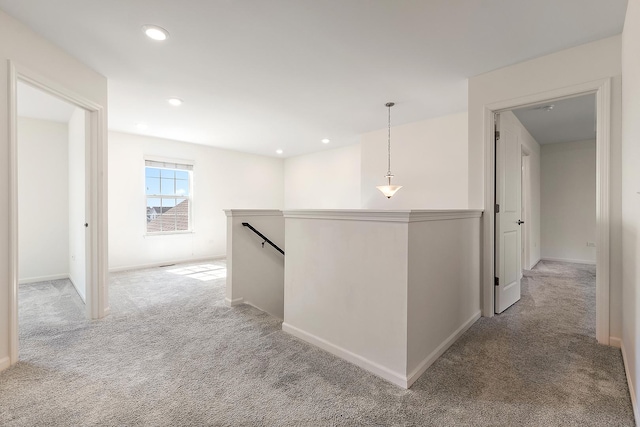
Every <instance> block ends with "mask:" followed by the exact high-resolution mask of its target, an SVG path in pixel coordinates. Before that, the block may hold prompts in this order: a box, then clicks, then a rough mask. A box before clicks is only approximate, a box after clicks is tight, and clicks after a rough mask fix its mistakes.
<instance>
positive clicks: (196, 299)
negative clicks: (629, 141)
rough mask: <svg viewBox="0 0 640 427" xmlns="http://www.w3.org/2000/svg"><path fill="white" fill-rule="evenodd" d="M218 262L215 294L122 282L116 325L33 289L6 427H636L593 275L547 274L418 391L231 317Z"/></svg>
mask: <svg viewBox="0 0 640 427" xmlns="http://www.w3.org/2000/svg"><path fill="white" fill-rule="evenodd" d="M212 265H213V267H212V268H210V269H211V270H212V272H211V271H210V272H209V273H207V274H210V275H213V276H216V277H219V278H217V279H216V278H214V279H213V280H208V281H201V280H199V279H198V278H193V277H189V276H185V275H177V274H174V273H170V272H168V271H167V270H171V269H174V268H175V267H169V268H155V269H148V270H141V271H135V272H126V273H118V274H114V275H112V277H111V288H110V289H111V290H110V293H111V306H112V315H111V316H110V317H109V318H107V319H105V320H102V321H94V322H90V321H87V320H84V318H83V315H82V303H81V302H80V300H79V298H78V297H77V295H76V294H75V292H74V291H73V289H72V288H71V287H70V285H69V283H68V282H63V281H54V282H47V283H42V284H34V285H27V286H22V287H21V291H20V301H21V302H20V340H21V360H22V361H21V362H20V363H18V364H17V365H16V366H15V367H13V368H11V369H9V370H8V371H6V372H4V373H2V374H0V425H3V426H39V425H42V426H55V425H73V426H80V425H83V426H84V425H112V426H115V425H148V426H178V425H220V426H330V425H336V426H343V425H344V426H360V425H364V426H426V425H434V426H454V425H455V426H475V425H477V426H486V425H492V426H500V425H502V426H521V425H522V426H556V425H557V426H598V425H601V426H631V425H633V414H632V410H631V404H630V399H629V395H628V392H627V385H626V382H625V377H624V370H623V366H622V360H621V356H620V351H619V350H617V349H614V348H609V347H604V346H600V345H598V344H596V343H595V339H594V325H595V316H594V305H595V297H594V290H595V285H594V278H595V274H594V269H593V267H589V266H579V265H569V264H560V263H542V264H540V265H538V266H537V267H536V268H535V269H534V270H533V271H531V272H528V273H527V274H526V277H525V279H524V280H523V287H522V288H523V292H522V293H523V297H522V300H521V301H520V302H519V303H517V304H516V305H515V306H513V307H512V308H510V309H509V310H507V312H505V313H504V314H502V315H501V316H498V317H495V318H492V319H485V318H483V319H480V320H479V321H478V322H477V323H476V324H475V325H473V327H472V328H471V329H470V330H469V331H468V332H467V333H466V334H465V335H464V336H463V337H462V338H461V339H460V340H458V341H457V342H456V343H455V344H454V345H453V346H452V347H451V349H450V350H449V351H447V352H446V353H445V354H444V355H443V356H442V357H441V358H440V359H439V360H438V361H436V363H435V364H434V365H433V366H432V367H431V368H430V369H429V370H428V371H427V372H426V373H425V374H424V375H423V376H422V377H421V378H420V379H419V380H418V381H417V382H416V383H415V385H414V386H413V387H412V388H411V390H408V391H406V390H401V389H399V388H397V387H396V386H393V385H391V384H389V383H387V382H385V381H384V380H381V379H378V378H377V377H375V376H373V375H370V374H368V373H367V372H365V371H363V370H361V369H359V368H357V367H355V366H353V365H351V364H349V363H347V362H344V361H342V360H340V359H338V358H336V357H333V356H331V355H329V354H327V353H325V352H323V351H321V350H319V349H316V348H314V347H312V346H310V345H307V344H305V343H303V342H301V341H298V340H296V339H294V338H292V337H290V336H288V335H287V334H285V333H283V332H282V331H281V330H280V322H279V321H277V320H275V319H273V318H270V317H269V316H267V315H266V314H263V313H262V312H260V311H258V310H256V309H254V308H252V307H249V306H239V307H236V308H233V309H231V308H227V307H226V306H225V305H224V303H223V298H224V278H223V276H224V269H223V268H222V267H224V264H223V263H222V262H213V263H212ZM183 273H184V272H183ZM195 274H196V275H197V272H195ZM205 278H211V276H206V275H205Z"/></svg>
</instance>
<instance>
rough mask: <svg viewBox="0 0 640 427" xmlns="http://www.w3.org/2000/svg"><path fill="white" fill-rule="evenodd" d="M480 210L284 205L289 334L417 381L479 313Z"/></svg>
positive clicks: (387, 374)
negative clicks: (293, 207)
mask: <svg viewBox="0 0 640 427" xmlns="http://www.w3.org/2000/svg"><path fill="white" fill-rule="evenodd" d="M480 215H481V212H479V211H464V210H456V211H454V210H451V211H442V210H439V211H424V210H420V211H409V210H404V211H389V210H377V211H376V210H317V211H313V210H287V211H285V212H284V216H285V223H286V235H285V241H286V246H287V259H286V263H285V290H284V298H285V305H284V310H285V312H284V323H283V325H282V329H283V331H285V332H288V333H291V334H293V335H295V336H297V337H298V338H301V339H303V340H305V341H307V342H310V343H312V344H314V345H317V346H318V347H320V348H322V349H324V350H326V351H329V352H331V353H333V354H335V355H337V356H339V357H342V358H344V359H346V360H348V361H350V362H352V363H354V364H356V365H358V366H360V367H362V368H364V369H367V370H369V371H371V372H373V373H374V374H376V375H378V376H380V377H382V378H384V379H386V380H388V381H391V382H392V383H394V384H397V385H399V386H400V387H404V388H407V387H410V386H411V384H412V383H413V382H414V381H415V380H416V379H417V378H418V377H419V376H420V375H421V374H422V373H423V372H424V371H425V370H426V369H427V368H428V367H429V366H430V365H431V363H433V362H434V361H435V360H436V359H437V358H438V357H439V356H440V355H441V354H442V353H443V352H444V351H445V350H446V349H447V348H448V347H449V346H450V345H451V344H452V343H453V342H455V340H456V339H457V338H458V337H459V336H460V335H461V334H462V333H463V332H464V331H465V330H466V329H467V328H469V327H470V326H471V325H472V324H473V322H475V321H476V320H477V319H478V318H479V317H480V301H479V298H480V293H479V283H480Z"/></svg>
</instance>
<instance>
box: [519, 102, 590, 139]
mask: <svg viewBox="0 0 640 427" xmlns="http://www.w3.org/2000/svg"><path fill="white" fill-rule="evenodd" d="M550 105H553V109H551V110H548V109H545V108H544V107H545V106H550ZM547 110H548V111H547ZM513 113H514V114H515V115H516V117H518V119H519V120H520V122H521V123H522V125H523V126H524V127H525V128H527V130H528V131H529V133H530V134H531V136H533V137H534V138H535V140H536V141H538V143H539V144H552V143H558V142H570V141H584V140H587V139H595V137H596V96H595V94H591V95H583V96H578V97H575V98H569V99H563V100H561V101H553V102H547V103H544V104H540V105H538V106H531V107H527V108H523V109H520V110H514V111H513Z"/></svg>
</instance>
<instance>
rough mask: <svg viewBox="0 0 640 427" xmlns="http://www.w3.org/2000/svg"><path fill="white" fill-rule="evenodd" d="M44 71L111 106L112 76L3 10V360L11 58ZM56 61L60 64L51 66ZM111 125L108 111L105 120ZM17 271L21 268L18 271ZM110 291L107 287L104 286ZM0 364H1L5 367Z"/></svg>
mask: <svg viewBox="0 0 640 427" xmlns="http://www.w3.org/2000/svg"><path fill="white" fill-rule="evenodd" d="M9 60H11V61H12V63H14V64H16V65H19V66H21V67H23V68H26V69H28V70H30V71H31V73H34V74H37V75H39V76H41V77H42V78H43V79H46V80H47V81H48V82H49V83H50V84H52V85H57V86H58V87H62V88H65V89H66V90H69V91H71V92H73V93H75V94H78V95H79V96H81V97H83V98H84V99H86V100H88V101H90V102H92V103H94V104H95V105H98V106H101V107H103V108H104V109H105V110H106V109H107V79H106V78H105V77H104V76H101V75H100V74H98V73H97V72H95V71H94V70H92V69H91V68H89V67H88V66H86V65H85V64H83V63H81V62H79V61H78V60H77V59H75V58H73V57H72V56H71V55H69V54H68V53H67V52H65V51H63V50H62V49H60V48H59V47H57V46H55V45H54V44H52V43H51V42H49V41H47V40H46V39H44V38H42V37H41V36H39V35H37V34H36V33H34V32H33V31H31V30H30V29H29V28H28V27H27V26H25V25H24V24H22V23H21V22H19V21H17V20H15V19H14V18H12V17H10V16H9V15H8V14H6V13H5V12H3V11H1V10H0V64H2V66H0V83H1V84H0V123H3V125H2V128H3V129H4V130H5V131H3V132H0V171H3V173H2V174H0V175H1V176H0V200H2V201H3V202H2V203H0V361H3V360H5V359H6V358H9V359H10V360H11V363H15V362H17V341H13V343H14V344H15V346H14V347H12V349H13V350H14V351H13V352H11V354H10V345H9V344H10V339H11V334H10V330H11V328H12V325H13V320H12V319H13V318H12V313H13V310H12V309H10V307H11V306H12V300H11V296H12V283H13V278H12V277H10V273H11V272H10V263H11V258H10V254H11V242H12V235H13V232H14V230H12V229H11V205H10V203H8V202H7V201H9V200H10V178H9V177H10V175H9V173H8V172H7V171H9V170H10V167H9V165H10V161H9V159H10V158H11V152H10V135H9V133H8V132H6V129H7V128H6V125H7V124H8V123H10V120H11V116H10V113H9V92H8V91H9V88H10V87H11V85H10V76H9V67H8V66H7V64H8V61H9ZM52 64H55V66H52ZM100 126H102V128H103V129H106V127H107V115H106V114H105V115H104V116H103V122H102V123H100ZM16 275H17V272H16ZM105 292H106V291H105ZM3 366H4V365H3V364H0V367H3Z"/></svg>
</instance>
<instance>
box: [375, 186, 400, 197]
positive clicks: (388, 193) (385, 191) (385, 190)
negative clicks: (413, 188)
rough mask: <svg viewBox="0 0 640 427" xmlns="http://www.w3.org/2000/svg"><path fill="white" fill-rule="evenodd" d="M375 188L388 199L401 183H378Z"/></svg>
mask: <svg viewBox="0 0 640 427" xmlns="http://www.w3.org/2000/svg"><path fill="white" fill-rule="evenodd" d="M376 188H377V189H378V190H380V191H381V192H382V194H384V195H385V196H386V198H387V199H390V198H391V196H393V195H394V194H396V191H398V190H399V189H401V188H402V185H378V186H377V187H376Z"/></svg>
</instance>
